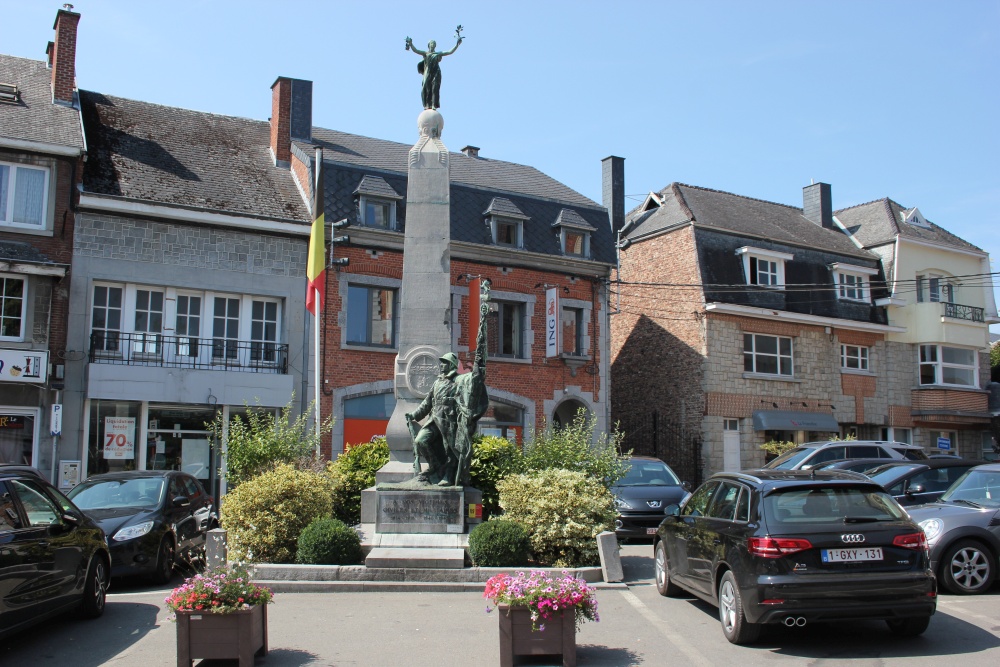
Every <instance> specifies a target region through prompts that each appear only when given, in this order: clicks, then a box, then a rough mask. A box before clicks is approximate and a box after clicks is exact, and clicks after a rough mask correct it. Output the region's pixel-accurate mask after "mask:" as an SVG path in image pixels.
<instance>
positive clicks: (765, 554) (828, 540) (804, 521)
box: [653, 470, 937, 644]
mask: <svg viewBox="0 0 1000 667" xmlns="http://www.w3.org/2000/svg"><path fill="white" fill-rule="evenodd" d="M666 513H667V517H666V519H664V521H663V523H661V524H660V527H659V529H658V531H657V534H656V538H655V541H654V545H653V549H654V551H653V553H654V557H655V566H656V587H657V590H658V591H659V592H660V594H661V595H677V594H679V593H680V592H681V589H682V588H683V589H684V590H686V591H688V592H690V593H693V594H694V595H696V596H697V597H699V598H702V599H703V600H705V601H707V602H710V603H711V604H714V605H717V606H718V607H719V617H720V620H721V621H722V631H723V633H724V634H725V635H726V638H727V639H728V640H729V641H730V642H733V643H734V644H748V643H751V642H753V641H754V640H756V639H757V636H758V635H759V633H760V629H761V626H762V625H764V624H767V623H781V624H783V625H785V626H788V627H794V626H798V627H801V626H804V625H805V624H806V623H811V622H819V621H835V620H847V619H883V620H885V621H887V622H888V625H889V628H890V629H891V630H892V631H893V632H894V633H896V634H898V635H902V636H914V635H919V634H920V633H922V632H923V631H924V630H926V629H927V625H928V623H929V621H930V617H931V615H932V614H933V613H934V611H935V607H936V601H937V585H936V581H935V578H934V574H933V573H932V571H931V569H930V561H929V558H928V553H927V540H926V538H925V537H924V533H923V531H922V530H921V529H920V528H919V527H918V526H917V525H916V524H915V523H914V522H913V521H912V520H910V518H909V516H907V514H906V512H905V511H904V510H903V508H902V507H900V506H899V504H898V503H897V502H896V501H895V500H893V499H892V498H891V497H890V496H889V495H888V494H887V493H886V492H885V491H884V490H883V489H882V487H880V486H879V485H877V484H875V483H874V482H872V481H871V480H868V479H867V478H865V477H864V476H863V475H861V474H859V473H853V472H846V471H826V470H819V471H808V472H807V471H798V470H748V471H744V472H740V473H718V474H716V475H713V476H712V477H711V478H709V479H708V481H706V482H705V483H704V484H702V485H701V486H700V487H698V488H697V489H696V490H695V492H694V493H693V494H692V495H691V497H690V498H688V499H687V501H686V502H685V503H684V504H683V506H680V507H678V506H671V507H668V508H667V509H666Z"/></svg>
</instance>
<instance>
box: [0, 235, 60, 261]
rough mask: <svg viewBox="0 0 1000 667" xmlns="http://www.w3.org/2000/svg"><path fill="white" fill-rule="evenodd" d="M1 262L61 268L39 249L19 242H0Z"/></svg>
mask: <svg viewBox="0 0 1000 667" xmlns="http://www.w3.org/2000/svg"><path fill="white" fill-rule="evenodd" d="M0 260H3V261H7V262H30V263H32V264H52V265H53V266H61V265H60V264H58V263H57V262H53V261H52V260H51V259H49V258H48V256H46V255H45V254H43V253H41V252H39V250H38V249H37V248H35V247H34V246H32V245H30V244H28V243H21V242H18V241H2V240H0Z"/></svg>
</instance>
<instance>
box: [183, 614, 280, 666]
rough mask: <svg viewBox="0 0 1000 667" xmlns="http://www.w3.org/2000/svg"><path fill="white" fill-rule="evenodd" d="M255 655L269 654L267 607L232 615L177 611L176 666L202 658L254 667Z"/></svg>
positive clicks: (189, 663) (186, 664)
mask: <svg viewBox="0 0 1000 667" xmlns="http://www.w3.org/2000/svg"><path fill="white" fill-rule="evenodd" d="M255 655H267V605H257V606H255V607H251V608H250V609H246V610H243V611H234V612H232V613H231V614H213V613H211V612H207V613H202V612H191V611H179V612H177V667H191V662H192V661H193V660H198V659H202V658H207V659H223V660H225V659H230V660H232V659H238V660H239V661H240V667H252V666H253V659H254V656H255Z"/></svg>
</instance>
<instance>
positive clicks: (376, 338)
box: [346, 285, 399, 347]
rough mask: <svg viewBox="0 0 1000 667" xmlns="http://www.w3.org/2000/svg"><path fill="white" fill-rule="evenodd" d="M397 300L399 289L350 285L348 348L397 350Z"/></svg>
mask: <svg viewBox="0 0 1000 667" xmlns="http://www.w3.org/2000/svg"><path fill="white" fill-rule="evenodd" d="M398 300H399V290H397V289H392V288H387V287H380V286H370V285H348V287H347V339H346V342H347V344H348V345H370V346H374V347H395V346H396V330H397V328H398V318H399V313H398V310H399V306H398Z"/></svg>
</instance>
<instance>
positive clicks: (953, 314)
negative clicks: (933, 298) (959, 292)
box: [941, 301, 986, 323]
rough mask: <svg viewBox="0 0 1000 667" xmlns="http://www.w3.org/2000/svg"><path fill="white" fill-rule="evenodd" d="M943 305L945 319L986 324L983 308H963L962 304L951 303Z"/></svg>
mask: <svg viewBox="0 0 1000 667" xmlns="http://www.w3.org/2000/svg"><path fill="white" fill-rule="evenodd" d="M941 305H942V306H944V316H945V317H950V318H952V319H955V320H968V321H970V322H980V323H985V322H986V320H985V318H984V317H983V309H982V308H977V307H976V306H963V305H962V304H960V303H951V302H950V301H942V302H941Z"/></svg>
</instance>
